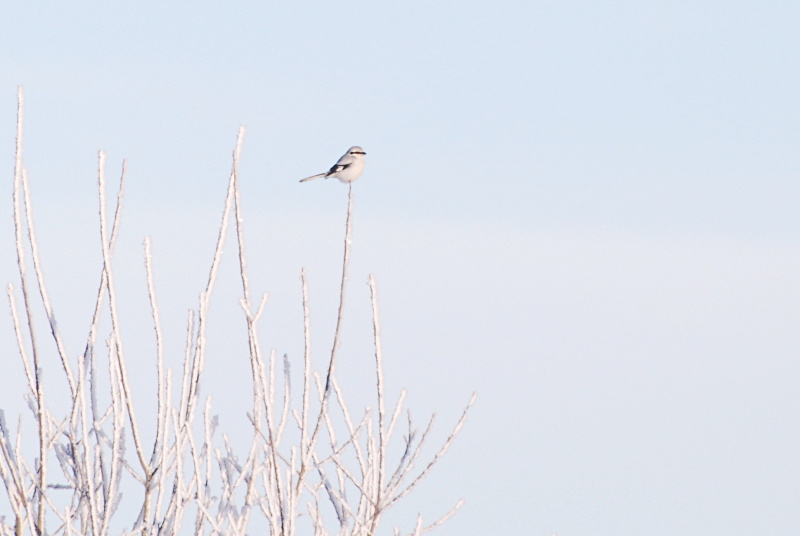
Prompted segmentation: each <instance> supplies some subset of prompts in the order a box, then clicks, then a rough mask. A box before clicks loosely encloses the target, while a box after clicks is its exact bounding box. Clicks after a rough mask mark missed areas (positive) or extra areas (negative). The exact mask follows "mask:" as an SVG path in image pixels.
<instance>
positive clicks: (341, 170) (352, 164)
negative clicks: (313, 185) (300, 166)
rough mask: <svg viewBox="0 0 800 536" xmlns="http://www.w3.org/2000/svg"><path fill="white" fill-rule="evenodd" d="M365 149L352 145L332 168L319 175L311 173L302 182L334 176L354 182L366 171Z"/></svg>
mask: <svg viewBox="0 0 800 536" xmlns="http://www.w3.org/2000/svg"><path fill="white" fill-rule="evenodd" d="M365 154H367V153H365V152H364V149H362V148H361V147H359V146H358V145H356V146H355V147H350V148H349V149H348V150H347V152H346V153H344V154H343V155H342V157H341V158H340V159H339V161H338V162H336V163H335V164H334V165H333V167H332V168H331V169H329V170H328V171H326V172H325V173H320V174H319V175H311V176H310V177H306V178H305V179H300V182H306V181H310V180H314V179H318V178H320V177H325V178H326V179H327V178H328V177H333V178H335V179H339V180H340V181H342V182H353V181H354V180H356V179H357V178H359V177H360V176H361V172H362V171H364V155H365Z"/></svg>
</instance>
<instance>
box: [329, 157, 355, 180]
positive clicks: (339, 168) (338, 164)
mask: <svg viewBox="0 0 800 536" xmlns="http://www.w3.org/2000/svg"><path fill="white" fill-rule="evenodd" d="M351 163H352V162H348V163H346V164H343V163H342V162H341V160H340V161H339V162H336V163H335V164H334V165H333V166H331V169H329V170H328V172H327V173H325V176H326V177H330V176H331V175H335V174H336V173H339V172H340V171H344V170H345V169H347V168H349V167H350V164H351Z"/></svg>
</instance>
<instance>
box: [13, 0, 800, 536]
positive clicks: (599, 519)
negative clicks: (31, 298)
mask: <svg viewBox="0 0 800 536" xmlns="http://www.w3.org/2000/svg"><path fill="white" fill-rule="evenodd" d="M2 12H3V14H2V17H0V66H1V67H2V68H0V81H2V84H0V170H4V172H3V175H4V176H5V183H4V184H5V185H6V186H5V187H4V188H3V189H2V191H4V192H6V194H5V196H4V198H5V201H3V202H2V204H1V205H0V248H2V251H3V252H4V253H3V256H2V261H1V262H0V274H2V276H3V279H2V282H3V283H6V282H14V283H16V275H15V273H16V272H15V270H16V267H15V264H14V262H15V261H14V254H13V229H12V226H11V216H10V214H11V196H10V192H11V184H12V170H13V150H14V132H15V112H16V87H17V85H20V84H22V85H23V86H24V87H25V94H26V138H25V163H26V166H27V168H28V170H29V177H30V180H31V183H32V195H33V199H34V203H35V211H36V215H37V225H38V227H37V230H38V233H39V236H40V240H41V250H42V251H41V255H42V261H43V263H44V268H45V271H46V275H47V278H48V282H49V284H50V287H51V293H52V299H53V301H54V307H55V312H56V315H57V317H58V318H59V325H60V327H61V329H62V332H63V334H64V336H65V339H66V341H67V344H68V350H69V352H70V354H71V355H73V356H74V355H77V354H78V353H79V352H80V351H81V350H82V341H83V340H84V337H85V331H86V327H87V326H88V323H89V320H90V316H91V307H92V300H93V299H94V298H93V296H94V292H95V288H96V285H97V282H98V280H99V273H100V266H101V265H100V252H99V250H98V247H97V244H98V238H97V230H96V224H95V214H96V199H97V194H96V179H95V169H96V161H97V151H98V150H99V149H104V150H106V151H107V152H108V163H109V168H108V174H109V178H115V177H117V176H118V173H119V167H120V163H121V160H122V159H123V158H127V159H128V162H129V176H128V179H129V183H128V190H127V195H126V201H125V220H124V223H123V230H122V233H121V235H120V242H119V246H118V250H117V256H116V258H117V265H116V267H117V270H118V283H119V284H120V285H122V286H124V288H125V293H124V295H123V298H122V303H121V308H122V310H121V314H122V315H123V320H124V321H125V323H124V325H123V327H122V330H123V335H124V336H127V337H128V338H129V339H130V340H132V341H138V342H132V343H131V344H132V345H133V346H132V348H134V349H133V350H130V351H129V358H128V359H129V360H130V361H131V362H132V366H133V367H135V370H136V374H137V377H138V378H140V380H141V385H140V386H138V391H137V393H138V396H139V398H140V400H142V403H145V404H146V403H147V400H148V398H147V394H146V393H147V390H148V389H150V386H151V384H150V383H148V381H150V380H151V379H152V377H151V376H152V368H153V365H152V361H151V359H152V355H153V354H152V328H151V327H150V324H149V323H148V322H149V319H148V316H147V314H148V313H147V309H146V307H145V305H146V301H145V300H146V296H144V294H143V289H144V278H143V269H142V261H141V242H142V239H143V238H144V236H145V235H151V236H152V239H153V253H154V267H155V270H156V284H157V287H158V290H159V292H160V301H161V305H162V316H163V317H164V322H165V327H166V329H167V331H166V336H167V338H168V340H167V350H168V355H167V361H168V363H169V364H170V365H171V366H173V367H178V366H179V363H180V360H181V359H182V343H183V340H184V333H183V326H184V325H185V318H186V312H187V310H188V309H189V308H191V307H196V305H197V296H198V294H199V291H200V290H201V288H202V286H203V285H204V282H205V277H206V275H207V270H208V266H209V263H210V257H211V253H212V251H213V247H214V241H215V239H216V228H217V226H218V224H219V218H220V214H221V210H222V203H223V200H224V194H225V188H226V179H227V175H228V172H229V169H230V155H231V151H232V149H233V146H234V142H235V138H236V132H237V129H238V127H239V125H240V124H244V125H245V126H246V128H247V133H246V138H245V143H244V151H243V157H242V166H241V188H242V195H243V198H244V204H245V225H246V234H247V237H248V254H249V260H250V267H251V270H252V284H253V289H254V291H255V292H257V293H260V292H262V291H267V292H269V293H270V296H271V298H270V303H269V305H268V309H267V314H266V318H265V321H264V324H263V326H262V340H263V342H264V344H265V346H267V347H269V348H272V347H274V348H276V349H277V351H278V352H279V353H284V352H286V353H288V354H289V356H290V358H291V359H295V360H298V361H296V362H297V363H298V369H299V363H300V361H299V359H300V357H301V352H302V316H301V315H302V311H301V309H300V301H299V296H300V290H299V281H298V274H299V271H300V268H301V267H302V266H304V267H306V269H307V271H308V274H309V284H310V291H311V296H312V298H311V299H312V310H313V313H314V319H313V321H314V348H315V351H316V352H317V353H316V354H315V360H316V362H317V363H322V362H324V361H323V360H324V356H325V353H326V351H327V348H328V346H329V344H330V334H331V332H332V329H333V322H334V320H335V318H334V315H335V300H336V296H337V284H338V283H337V282H338V277H339V269H340V267H339V263H340V255H341V251H340V249H341V240H342V231H343V223H344V209H345V205H346V195H347V192H346V187H345V186H344V185H341V184H339V183H338V182H334V181H324V182H323V181H317V182H312V183H309V184H303V185H300V184H298V183H297V180H298V179H300V178H302V177H305V176H307V175H311V174H313V173H318V172H320V171H323V170H325V169H327V167H329V166H330V165H331V164H332V163H333V162H334V161H335V160H336V158H338V157H339V156H340V155H341V154H342V153H343V152H344V151H345V149H347V147H349V146H351V145H356V144H358V145H361V146H363V147H364V148H365V150H366V151H367V153H368V155H367V167H366V170H365V172H364V175H363V177H362V178H361V179H360V180H359V182H357V183H356V184H355V196H356V200H355V211H356V212H355V221H354V225H355V229H354V242H353V246H354V253H353V262H352V266H351V281H350V291H349V294H348V300H349V301H348V306H347V311H346V314H347V317H346V323H345V330H346V332H345V339H344V346H343V354H342V361H341V366H340V369H339V370H340V373H341V374H342V375H343V376H344V377H346V378H351V379H353V381H354V382H355V380H356V379H358V378H360V377H361V376H362V375H363V376H365V378H367V380H366V381H367V385H369V383H368V382H369V379H368V378H369V376H368V374H371V370H372V369H371V368H370V366H371V361H370V353H369V340H370V339H369V337H370V329H371V326H370V324H369V303H368V298H367V296H368V293H367V288H366V285H365V282H366V278H367V275H368V274H369V273H374V274H376V277H377V280H378V285H379V293H380V300H381V301H380V306H381V315H382V325H383V330H384V355H385V361H386V369H387V372H386V374H387V382H388V387H389V389H390V390H391V392H392V393H394V394H396V393H397V391H398V390H399V389H400V388H403V387H406V388H408V389H409V391H410V394H409V404H410V405H411V407H412V408H413V410H414V413H415V415H417V416H418V418H419V423H420V424H421V423H422V421H423V420H424V418H425V417H426V416H427V415H428V414H429V413H431V412H433V411H437V412H438V414H439V425H438V426H439V428H438V430H439V432H440V434H441V436H442V437H443V435H444V434H445V433H446V430H447V429H448V428H449V427H450V426H451V424H452V423H453V422H454V421H455V419H456V418H457V415H458V414H459V412H460V410H461V406H462V405H463V404H464V403H465V402H466V400H467V399H468V398H469V395H470V393H471V392H472V391H473V390H476V391H478V392H479V399H478V404H477V406H476V407H475V408H474V413H472V415H471V416H470V418H469V421H468V423H467V426H466V428H465V429H464V432H463V434H462V436H461V437H460V438H459V439H458V441H457V442H456V444H455V445H454V447H453V449H452V451H451V453H450V454H449V455H448V457H447V458H446V459H445V460H444V462H443V464H442V466H441V467H440V468H439V469H438V471H437V472H435V473H434V474H433V475H432V476H431V477H430V478H429V479H428V481H427V482H425V483H424V485H423V486H422V487H421V488H420V489H419V490H418V491H417V493H416V494H415V495H412V496H411V498H410V500H409V502H408V504H407V505H405V506H402V507H400V508H399V510H398V512H397V516H396V517H397V518H399V519H401V520H403V523H404V528H410V525H411V524H412V523H413V519H414V516H415V514H416V511H417V510H420V511H422V513H423V514H424V515H425V517H426V519H431V518H433V517H435V516H436V515H439V514H441V513H442V512H444V511H445V510H446V509H447V508H449V506H450V505H451V504H452V503H453V502H455V500H456V499H457V498H459V497H463V498H465V499H466V504H465V506H464V507H463V509H462V510H461V511H460V512H459V514H458V515H457V516H456V517H455V518H454V519H453V520H452V521H450V522H449V523H448V524H446V525H445V526H444V527H442V528H441V529H439V530H438V531H437V532H436V534H441V535H443V536H447V535H462V534H531V535H534V534H536V535H545V536H549V535H550V534H552V533H554V532H555V533H557V534H558V535H559V536H578V535H590V534H591V535H615V536H621V535H630V536H638V535H643V534H647V535H665V536H666V535H669V536H674V535H676V534H703V535H717V534H718V535H726V536H736V535H750V534H757V533H758V534H797V533H799V532H800V510H798V507H797V505H798V504H800V457H798V452H800V427H799V426H798V423H800V389H798V385H800V360H799V359H798V357H800V356H799V355H798V352H799V350H800V335H798V334H799V333H800V329H799V328H800V229H798V223H800V216H798V210H797V207H798V202H799V201H800V181H799V180H798V176H800V174H799V173H800V156H799V155H800V151H798V142H800V105H798V102H799V101H798V96H800V32H798V28H800V7H798V5H796V4H793V3H790V2H778V1H765V2H738V1H728V2H710V1H692V2H689V1H683V0H677V1H676V0H671V1H668V2H667V1H663V2H655V1H644V2H643V1H637V2H633V1H630V2H625V1H617V2H570V1H559V2H550V1H548V2H522V1H502V0H500V1H495V2H491V3H490V2H448V1H442V2H416V1H411V2H403V3H389V2H345V3H341V2H337V3H333V2H330V3H327V2H293V3H289V2H283V3H278V2H229V3H225V4H223V3H212V2H205V1H200V2H168V3H165V2H135V3H130V4H127V5H116V4H113V3H106V2H80V3H73V4H71V5H65V4H54V3H49V2H48V3H45V2H25V3H8V2H6V3H4V4H3V8H2ZM234 251H235V250H234V248H233V247H232V246H231V247H228V249H227V251H226V253H227V256H226V260H225V262H224V264H223V273H222V280H221V283H220V284H221V287H220V289H219V292H218V293H217V294H216V295H215V299H214V302H213V306H212V315H216V321H217V322H218V324H217V326H218V327H217V332H216V334H217V335H216V338H214V337H213V336H212V339H211V344H212V353H211V354H210V355H209V363H208V367H209V368H208V371H209V374H210V377H211V378H214V381H208V382H207V383H206V384H204V389H205V393H206V394H213V395H214V396H215V406H216V407H218V408H219V411H220V414H221V416H222V418H223V422H229V423H231V424H230V425H231V426H232V427H235V426H236V424H237V423H239V422H240V421H238V420H237V419H242V417H241V412H240V411H239V410H240V409H241V408H242V406H243V405H244V404H246V403H248V402H247V396H246V393H247V390H246V389H244V390H243V389H242V387H241V384H240V381H241V380H242V378H244V377H245V375H246V373H247V369H248V367H249V365H248V363H247V360H246V352H245V350H246V349H245V348H244V347H242V348H241V349H240V350H241V351H240V352H238V353H237V351H236V349H235V348H232V347H231V346H230V343H229V341H228V338H227V337H228V335H227V334H228V333H235V336H236V337H238V339H237V340H240V339H241V338H242V336H243V333H244V322H243V320H242V318H241V315H240V313H239V310H238V305H237V303H236V300H237V294H236V291H237V287H236V285H237V284H238V282H237V280H236V278H235V273H234V271H233V268H234V257H233V253H234ZM4 324H5V327H3V328H1V329H0V347H2V348H3V353H2V355H3V357H2V360H3V364H4V369H5V370H6V371H7V373H6V374H4V375H3V376H2V377H0V408H5V409H6V410H7V411H8V412H10V413H12V414H15V413H16V412H19V411H22V409H17V408H22V407H23V406H22V402H21V394H22V384H21V380H22V376H21V375H20V372H19V370H18V369H19V365H18V363H17V362H18V358H17V356H16V350H15V348H14V346H13V333H12V330H11V327H10V326H11V323H10V320H8V319H7V320H6V321H5V322H4ZM236 330H239V331H238V332H237V331H236ZM137 344H139V345H140V346H141V348H140V354H139V355H141V359H137V358H136V355H137V354H136V350H135V349H136V348H138V347H137V346H136V345H137ZM215 356H217V358H216V359H215ZM53 359H54V358H53ZM46 367H52V369H49V370H52V371H53V372H52V374H53V376H56V375H57V371H58V367H57V365H56V364H55V361H53V362H52V363H51V364H50V365H46ZM365 371H366V372H365ZM240 394H241V395H242V397H243V398H242V400H239V399H238V395H240ZM365 396H366V395H365ZM237 408H238V409H237ZM13 410H16V412H15V411H13ZM237 411H239V413H237ZM241 422H242V423H244V421H243V420H242V421H241ZM242 426H244V424H242ZM2 513H3V512H0V514H2ZM385 528H386V529H388V528H389V527H388V526H387V527H385ZM387 533H388V532H387Z"/></svg>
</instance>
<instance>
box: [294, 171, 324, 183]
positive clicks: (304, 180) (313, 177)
mask: <svg viewBox="0 0 800 536" xmlns="http://www.w3.org/2000/svg"><path fill="white" fill-rule="evenodd" d="M325 175H327V173H320V174H319V175H311V176H310V177H306V178H305V179H300V182H306V181H313V180H314V179H318V178H320V177H324V176H325Z"/></svg>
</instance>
